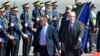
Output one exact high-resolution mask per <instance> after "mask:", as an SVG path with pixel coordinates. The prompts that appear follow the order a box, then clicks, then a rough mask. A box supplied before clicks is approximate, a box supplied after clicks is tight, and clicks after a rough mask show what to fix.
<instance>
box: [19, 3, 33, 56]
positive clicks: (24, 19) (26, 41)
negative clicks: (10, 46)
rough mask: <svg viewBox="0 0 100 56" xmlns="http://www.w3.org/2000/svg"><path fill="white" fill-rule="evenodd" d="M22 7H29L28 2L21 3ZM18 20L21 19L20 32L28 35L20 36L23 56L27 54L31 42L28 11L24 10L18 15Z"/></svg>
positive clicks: (31, 33)
mask: <svg viewBox="0 0 100 56" xmlns="http://www.w3.org/2000/svg"><path fill="white" fill-rule="evenodd" d="M23 9H27V10H28V9H29V4H28V3H27V4H24V5H23ZM20 20H21V25H22V32H23V33H24V34H27V35H28V38H25V37H23V36H22V38H23V56H29V51H30V48H31V42H32V35H33V32H32V27H31V22H30V17H29V14H28V12H26V11H24V12H23V13H22V14H21V16H20Z"/></svg>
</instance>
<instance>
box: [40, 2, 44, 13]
mask: <svg viewBox="0 0 100 56" xmlns="http://www.w3.org/2000/svg"><path fill="white" fill-rule="evenodd" d="M40 10H41V15H45V4H44V3H43V2H41V3H40Z"/></svg>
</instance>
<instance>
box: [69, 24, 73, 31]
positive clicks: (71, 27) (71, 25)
mask: <svg viewBox="0 0 100 56" xmlns="http://www.w3.org/2000/svg"><path fill="white" fill-rule="evenodd" d="M69 28H70V32H72V31H73V23H70V27H69Z"/></svg>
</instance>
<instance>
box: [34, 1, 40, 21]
mask: <svg viewBox="0 0 100 56" xmlns="http://www.w3.org/2000/svg"><path fill="white" fill-rule="evenodd" d="M33 4H34V6H35V8H34V10H33V12H32V17H33V18H32V20H33V21H34V20H35V21H38V20H39V19H40V17H41V11H40V9H39V8H37V7H38V6H39V5H40V2H39V1H36V2H34V3H33Z"/></svg>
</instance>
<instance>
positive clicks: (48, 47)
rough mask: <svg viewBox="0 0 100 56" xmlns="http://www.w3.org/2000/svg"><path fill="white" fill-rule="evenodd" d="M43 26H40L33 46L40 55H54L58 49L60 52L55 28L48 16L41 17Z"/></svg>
mask: <svg viewBox="0 0 100 56" xmlns="http://www.w3.org/2000/svg"><path fill="white" fill-rule="evenodd" d="M40 24H41V26H40V27H38V29H37V32H36V35H35V38H34V40H33V44H32V48H31V49H34V52H37V51H38V52H39V53H40V56H53V55H54V53H55V52H54V50H55V46H56V50H57V51H58V52H60V47H59V41H58V37H57V33H56V31H55V29H54V28H53V27H52V26H50V25H49V24H48V22H47V17H46V16H42V17H41V19H40Z"/></svg>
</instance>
